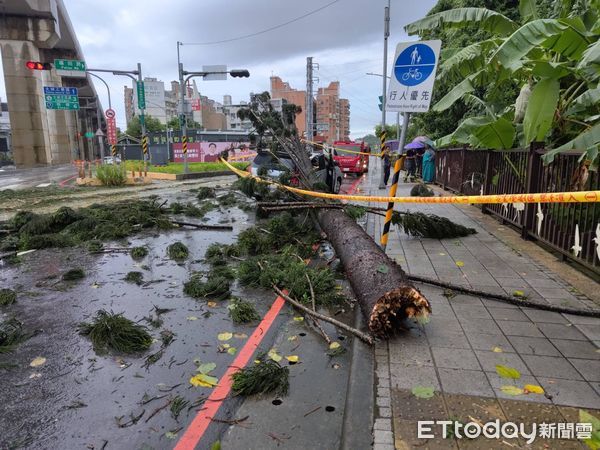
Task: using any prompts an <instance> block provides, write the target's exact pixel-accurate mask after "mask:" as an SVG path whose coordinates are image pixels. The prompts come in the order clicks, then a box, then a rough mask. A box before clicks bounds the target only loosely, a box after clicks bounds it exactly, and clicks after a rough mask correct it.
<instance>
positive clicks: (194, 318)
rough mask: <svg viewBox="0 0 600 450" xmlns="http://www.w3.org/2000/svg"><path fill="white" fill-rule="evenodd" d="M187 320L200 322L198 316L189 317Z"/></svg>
mask: <svg viewBox="0 0 600 450" xmlns="http://www.w3.org/2000/svg"><path fill="white" fill-rule="evenodd" d="M186 319H187V320H198V318H197V317H196V316H187V317H186Z"/></svg>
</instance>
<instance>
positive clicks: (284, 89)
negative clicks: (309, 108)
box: [271, 77, 306, 136]
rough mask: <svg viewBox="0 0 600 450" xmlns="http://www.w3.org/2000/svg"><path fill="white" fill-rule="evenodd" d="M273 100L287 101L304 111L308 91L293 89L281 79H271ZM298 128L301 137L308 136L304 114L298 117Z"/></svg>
mask: <svg viewBox="0 0 600 450" xmlns="http://www.w3.org/2000/svg"><path fill="white" fill-rule="evenodd" d="M271 98H272V99H273V100H277V99H283V100H286V102H287V103H291V104H294V105H296V106H300V107H301V108H302V110H303V111H304V105H305V104H306V91H299V90H297V89H293V88H292V87H291V86H290V84H289V83H287V82H284V81H282V80H281V78H279V77H271ZM296 128H297V130H298V135H299V136H305V135H306V117H305V115H304V114H297V115H296Z"/></svg>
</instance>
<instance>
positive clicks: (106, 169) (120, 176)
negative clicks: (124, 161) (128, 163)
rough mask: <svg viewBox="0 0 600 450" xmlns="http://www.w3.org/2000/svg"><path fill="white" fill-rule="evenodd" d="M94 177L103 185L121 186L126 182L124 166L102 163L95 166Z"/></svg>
mask: <svg viewBox="0 0 600 450" xmlns="http://www.w3.org/2000/svg"><path fill="white" fill-rule="evenodd" d="M96 177H97V178H98V179H99V180H100V182H101V183H102V184H103V185H104V186H123V185H125V183H126V182H127V172H126V171H125V166H121V165H120V164H103V165H101V166H98V167H97V168H96Z"/></svg>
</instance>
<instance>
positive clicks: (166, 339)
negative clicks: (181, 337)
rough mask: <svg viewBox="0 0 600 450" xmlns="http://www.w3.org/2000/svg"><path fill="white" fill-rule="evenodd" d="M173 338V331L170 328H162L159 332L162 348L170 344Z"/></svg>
mask: <svg viewBox="0 0 600 450" xmlns="http://www.w3.org/2000/svg"><path fill="white" fill-rule="evenodd" d="M173 339H175V333H173V332H172V331H171V330H162V331H161V332H160V341H161V343H162V344H161V345H162V347H163V348H165V347H168V346H169V345H171V342H173Z"/></svg>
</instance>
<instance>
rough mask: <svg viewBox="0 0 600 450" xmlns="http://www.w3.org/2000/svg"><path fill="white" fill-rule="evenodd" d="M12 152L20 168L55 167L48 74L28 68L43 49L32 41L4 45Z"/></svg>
mask: <svg viewBox="0 0 600 450" xmlns="http://www.w3.org/2000/svg"><path fill="white" fill-rule="evenodd" d="M0 46H1V49H2V65H3V67H4V83H5V86H6V92H7V102H8V112H9V117H10V123H11V128H12V150H13V157H14V161H15V165H16V166H17V167H35V166H41V165H48V164H51V163H52V151H51V146H50V133H49V131H48V119H47V118H46V110H45V108H46V106H45V102H44V95H43V85H44V80H43V77H44V72H43V71H32V70H29V69H27V67H25V63H26V62H27V61H39V56H40V54H39V49H38V48H37V47H36V46H35V44H33V43H32V42H28V41H0Z"/></svg>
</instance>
